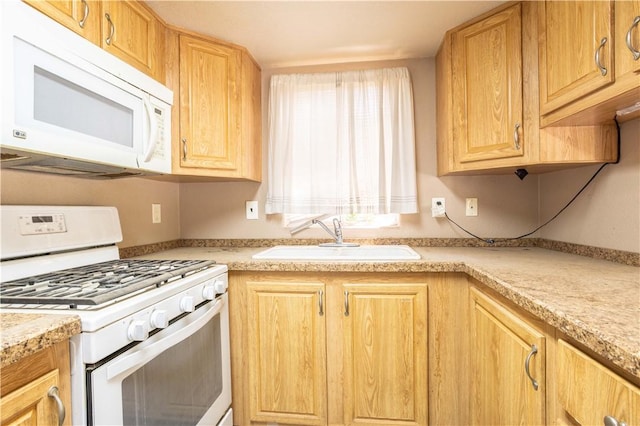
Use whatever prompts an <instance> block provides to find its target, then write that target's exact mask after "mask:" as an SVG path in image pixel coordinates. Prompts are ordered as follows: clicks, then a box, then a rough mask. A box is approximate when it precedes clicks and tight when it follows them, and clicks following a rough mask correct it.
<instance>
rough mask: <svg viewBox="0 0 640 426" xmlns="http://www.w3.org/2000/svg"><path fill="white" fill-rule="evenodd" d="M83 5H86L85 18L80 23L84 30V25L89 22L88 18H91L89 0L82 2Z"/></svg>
mask: <svg viewBox="0 0 640 426" xmlns="http://www.w3.org/2000/svg"><path fill="white" fill-rule="evenodd" d="M82 4H84V16H83V17H82V19H81V20H80V21H79V22H78V25H80V28H84V24H85V23H86V22H87V18H88V17H89V3H87V0H82Z"/></svg>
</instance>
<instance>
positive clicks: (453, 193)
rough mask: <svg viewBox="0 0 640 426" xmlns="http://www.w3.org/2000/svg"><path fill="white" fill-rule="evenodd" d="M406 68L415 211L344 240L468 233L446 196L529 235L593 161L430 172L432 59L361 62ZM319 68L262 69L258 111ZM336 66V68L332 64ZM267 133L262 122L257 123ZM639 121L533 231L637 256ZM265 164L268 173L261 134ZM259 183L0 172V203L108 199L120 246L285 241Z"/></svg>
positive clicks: (506, 233) (310, 233) (482, 228)
mask: <svg viewBox="0 0 640 426" xmlns="http://www.w3.org/2000/svg"><path fill="white" fill-rule="evenodd" d="M363 65H365V66H368V65H371V66H407V67H408V68H409V70H410V72H411V75H412V79H413V85H414V98H415V122H416V138H417V139H416V145H417V146H416V153H417V157H418V158H417V170H418V192H419V198H420V210H421V213H420V214H416V215H406V216H403V217H402V225H401V226H400V227H399V228H393V229H383V230H378V231H371V230H368V231H355V230H347V231H345V236H346V238H349V237H375V236H380V237H427V238H429V237H448V238H455V237H467V236H466V235H465V234H463V233H462V232H461V231H459V230H458V229H457V228H455V227H454V226H453V225H451V224H449V223H448V222H447V221H446V219H434V218H431V214H430V203H431V197H445V198H446V205H447V211H448V212H449V214H450V215H451V216H452V217H453V218H454V219H455V220H456V221H458V222H459V223H460V224H462V225H463V226H466V227H468V228H469V230H471V231H472V232H474V233H476V234H479V235H481V236H486V237H512V236H516V235H520V234H523V233H526V232H529V231H530V230H532V229H533V228H535V226H537V225H538V223H541V222H542V221H545V220H546V219H547V218H549V217H551V216H552V215H553V214H555V212H556V211H557V210H558V209H559V208H561V207H562V206H563V205H564V204H565V203H566V202H567V201H568V200H569V199H570V198H571V197H572V196H573V194H574V193H575V192H576V191H577V190H578V189H579V188H580V187H581V186H582V185H583V184H584V182H586V181H587V180H588V179H589V177H591V175H592V174H593V172H594V171H595V169H596V168H597V167H595V166H589V167H583V168H578V169H573V170H567V171H562V172H556V173H550V174H544V175H540V176H535V175H529V176H528V177H527V178H526V179H525V180H524V181H520V180H519V179H517V178H516V177H515V176H513V175H505V176H472V177H463V176H455V177H443V178H438V177H437V176H436V148H435V95H434V87H435V75H434V73H435V64H434V60H433V59H414V60H406V61H392V62H384V63H372V64H341V65H338V66H337V67H340V68H344V69H350V68H354V67H361V66H363ZM326 69H327V67H313V68H300V69H283V70H265V71H264V72H263V99H264V102H263V110H264V118H265V123H266V111H267V108H266V106H267V99H268V98H267V96H268V82H269V77H270V75H271V74H273V73H274V72H290V71H301V72H306V71H322V70H326ZM333 69H335V68H333ZM264 131H265V134H266V128H265V129H264ZM638 135H640V120H635V121H633V122H629V123H625V124H623V126H622V161H621V162H620V164H618V165H610V166H607V167H606V168H605V170H604V171H603V172H602V173H601V174H600V176H598V178H596V180H595V181H594V182H593V184H592V186H591V187H590V188H588V189H587V190H586V191H585V192H584V193H583V194H582V196H581V197H580V198H579V199H578V200H576V202H575V204H574V205H573V206H571V207H570V208H569V209H567V210H566V211H565V212H564V213H563V214H562V215H561V216H560V217H559V218H558V219H557V221H555V222H553V223H552V224H550V225H549V226H548V227H546V228H544V229H543V230H541V231H539V232H538V233H537V234H535V235H534V236H541V237H544V238H549V239H553V240H558V241H566V242H571V243H577V244H586V245H593V246H597V247H605V248H613V249H619V250H627V251H632V252H640V231H639V228H640V225H639V223H640V212H639V209H640V201H639V196H640V195H639V194H640V150H639V148H638V139H639V137H638ZM263 139H264V141H263V142H264V146H265V149H264V152H265V155H264V170H265V171H266V161H267V155H266V136H264V137H263ZM466 197H477V198H478V199H479V209H478V211H479V215H478V216H477V217H472V218H467V217H465V216H464V199H465V198H466ZM265 198H266V182H263V183H262V184H257V183H248V182H246V183H243V182H234V183H231V182H228V183H222V182H221V183H189V184H176V183H168V182H158V181H153V180H147V179H141V178H131V179H120V180H114V181H92V180H84V179H78V178H63V177H57V176H52V175H42V174H35V173H33V174H32V173H24V172H16V171H7V170H2V171H1V172H0V203H2V204H85V205H113V206H116V207H117V208H118V210H119V212H120V218H121V221H122V226H123V233H124V241H123V242H122V243H121V244H120V246H121V247H129V246H136V245H142V244H149V243H155V242H161V241H170V240H174V239H176V238H179V237H182V238H287V237H289V233H288V232H287V231H286V230H284V229H283V228H282V226H281V220H280V217H279V216H272V217H265V215H264V214H263V210H264V201H265ZM246 200H258V201H259V206H260V219H259V220H257V221H249V220H246V219H245V218H244V214H245V213H244V208H245V207H244V204H245V201H246ZM152 203H161V204H162V223H161V224H159V225H155V224H152V223H151V204H152ZM296 237H300V238H314V237H325V234H324V232H323V231H322V230H316V229H311V230H306V231H303V232H301V233H300V234H297V235H296Z"/></svg>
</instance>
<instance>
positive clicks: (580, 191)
mask: <svg viewBox="0 0 640 426" xmlns="http://www.w3.org/2000/svg"><path fill="white" fill-rule="evenodd" d="M613 121H614V122H615V123H616V129H617V131H618V157H617V158H616V161H615V162H613V163H604V164H603V165H601V166H600V167H599V168H598V170H597V171H596V172H595V173H594V174H593V176H591V179H589V180H588V181H587V183H585V184H584V186H583V187H582V188H580V190H579V191H578V192H577V193H576V195H574V196H573V198H572V199H571V200H569V202H568V203H567V204H565V206H564V207H563V208H561V209H560V211H558V213H556V214H555V215H554V216H553V217H552V218H551V219H549V220H547V221H546V222H545V223H543V224H542V225H540V226H538V227H537V228H536V229H534V230H533V231H531V232H527V233H526V234H522V235H520V236H517V237H512V238H500V239H498V240H495V239H493V238H482V237H479V236H477V235H476V234H473V233H471V232H469V231H467V230H466V229H465V228H463V227H462V226H460V225H458V224H457V223H456V222H455V221H454V220H453V219H451V218H450V217H449V215H448V214H447V212H446V211H445V212H444V216H445V217H446V218H447V220H448V221H449V222H451V223H453V224H454V225H456V226H457V227H458V228H460V229H461V230H462V231H464V232H466V233H467V234H469V235H471V236H472V237H474V238H476V239H478V240H480V241H483V242H485V243H487V244H494V243H495V242H496V241H513V240H519V239H521V238H524V237H528V236H529V235H531V234H534V233H536V232H537V231H539V230H540V229H542V228H544V227H545V226H547V225H548V224H549V223H551V222H552V221H553V220H554V219H555V218H557V217H558V216H560V213H562V212H563V211H565V210H566V209H567V207H569V206H570V205H571V204H572V203H573V202H574V201H575V199H576V198H578V196H579V195H580V194H582V192H583V191H584V190H585V189H586V188H587V187H588V186H589V184H590V183H591V182H592V181H593V180H594V179H595V178H596V176H598V174H599V173H600V172H601V171H602V169H604V168H605V167H606V166H608V165H609V164H618V163H619V162H620V145H621V141H620V124H619V123H618V119H617V117H613Z"/></svg>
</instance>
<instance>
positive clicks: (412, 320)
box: [342, 278, 428, 425]
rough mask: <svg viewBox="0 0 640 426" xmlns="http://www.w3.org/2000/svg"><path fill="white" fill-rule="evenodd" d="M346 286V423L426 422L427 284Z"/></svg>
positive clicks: (349, 284)
mask: <svg viewBox="0 0 640 426" xmlns="http://www.w3.org/2000/svg"><path fill="white" fill-rule="evenodd" d="M366 281H368V282H366V283H363V284H356V283H347V284H343V286H342V288H343V293H344V304H343V308H344V313H343V316H344V318H343V320H344V325H343V328H344V341H343V347H344V349H343V353H344V398H343V399H344V424H345V425H357V424H380V423H384V424H394V425H426V424H427V419H428V406H427V405H428V404H427V401H428V391H427V360H428V353H427V286H426V284H404V283H402V282H397V283H393V282H383V281H381V282H376V281H377V280H376V279H375V278H374V279H371V278H369V279H367V280H366Z"/></svg>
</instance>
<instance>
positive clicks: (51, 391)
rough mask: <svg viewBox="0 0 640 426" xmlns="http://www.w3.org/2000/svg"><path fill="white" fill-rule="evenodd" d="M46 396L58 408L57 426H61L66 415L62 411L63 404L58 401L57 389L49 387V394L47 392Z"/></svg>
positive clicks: (58, 393)
mask: <svg viewBox="0 0 640 426" xmlns="http://www.w3.org/2000/svg"><path fill="white" fill-rule="evenodd" d="M47 396H48V397H49V398H53V400H54V401H55V403H56V405H57V407H58V426H62V424H63V423H64V418H65V417H66V415H67V413H66V411H65V409H64V403H63V402H62V400H61V399H60V392H59V391H58V387H57V386H51V387H50V388H49V392H47Z"/></svg>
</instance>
